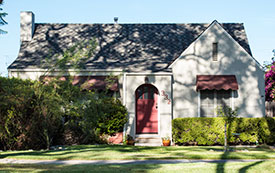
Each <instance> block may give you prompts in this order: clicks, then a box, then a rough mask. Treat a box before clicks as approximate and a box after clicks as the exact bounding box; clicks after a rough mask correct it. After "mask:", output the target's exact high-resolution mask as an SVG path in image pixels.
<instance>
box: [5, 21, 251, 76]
mask: <svg viewBox="0 0 275 173" xmlns="http://www.w3.org/2000/svg"><path fill="white" fill-rule="evenodd" d="M208 26H209V24H35V32H34V36H33V39H32V40H31V41H30V42H22V43H21V47H20V52H19V55H18V57H17V59H16V60H15V61H14V62H13V63H12V64H11V65H10V66H9V67H8V69H48V68H49V67H50V65H48V63H45V58H46V57H49V55H50V56H51V55H54V54H60V53H62V52H63V51H64V50H66V49H68V48H69V47H70V45H72V43H75V42H80V41H83V40H89V39H92V38H95V39H96V41H97V43H98V46H97V49H96V53H95V56H94V57H91V58H89V60H88V61H87V62H86V64H85V69H118V68H119V69H123V70H125V71H132V72H133V71H136V72H138V71H150V72H158V71H169V69H168V66H169V64H170V63H171V62H172V61H173V60H175V59H176V58H178V57H179V56H180V54H181V53H182V52H183V51H184V50H185V49H186V48H187V47H188V46H189V45H190V44H191V43H192V42H193V41H194V40H195V39H196V38H197V37H198V36H199V35H200V34H201V33H202V32H203V31H204V30H205V29H206V28H207V27H208ZM221 26H222V27H223V28H224V29H225V30H226V31H227V32H228V33H229V34H230V35H231V36H232V38H233V39H235V40H236V41H237V42H238V43H239V44H240V45H241V46H242V47H243V48H244V49H245V50H246V51H247V53H248V54H250V55H252V54H251V50H250V47H249V44H248V41H247V37H246V33H245V30H244V26H243V24H241V23H224V24H221ZM52 57H54V56H52ZM53 61H54V60H53ZM69 68H70V67H68V69H69Z"/></svg>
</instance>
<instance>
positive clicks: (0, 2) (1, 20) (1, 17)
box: [0, 0, 8, 34]
mask: <svg viewBox="0 0 275 173" xmlns="http://www.w3.org/2000/svg"><path fill="white" fill-rule="evenodd" d="M3 2H4V1H3V0H0V6H1V5H3ZM2 10H3V9H2V8H0V26H2V25H5V24H8V23H7V22H6V21H5V20H4V17H5V16H6V15H8V13H5V12H1V11H2ZM6 33H7V31H4V30H2V29H0V34H6Z"/></svg>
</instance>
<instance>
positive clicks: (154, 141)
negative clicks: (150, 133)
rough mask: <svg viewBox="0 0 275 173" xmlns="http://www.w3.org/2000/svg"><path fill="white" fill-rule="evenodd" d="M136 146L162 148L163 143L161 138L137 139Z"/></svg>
mask: <svg viewBox="0 0 275 173" xmlns="http://www.w3.org/2000/svg"><path fill="white" fill-rule="evenodd" d="M135 141H136V142H135V145H136V146H161V144H162V141H161V138H160V137H136V138H135Z"/></svg>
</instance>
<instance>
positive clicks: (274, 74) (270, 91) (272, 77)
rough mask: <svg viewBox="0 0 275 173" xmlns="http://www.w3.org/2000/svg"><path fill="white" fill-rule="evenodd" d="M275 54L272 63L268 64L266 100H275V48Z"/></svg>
mask: <svg viewBox="0 0 275 173" xmlns="http://www.w3.org/2000/svg"><path fill="white" fill-rule="evenodd" d="M273 52H274V56H273V57H272V63H271V64H268V65H266V73H265V100H266V101H274V99H275V61H274V58H275V49H274V50H273Z"/></svg>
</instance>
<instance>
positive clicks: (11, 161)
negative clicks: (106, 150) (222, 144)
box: [0, 159, 274, 165]
mask: <svg viewBox="0 0 275 173" xmlns="http://www.w3.org/2000/svg"><path fill="white" fill-rule="evenodd" d="M258 161H266V160H265V159H253V160H242V159H228V160H204V159H202V160H189V159H175V160H21V159H0V163H5V164H43V165H44V164H61V165H78V164H94V165H102V164H119V165H120V164H176V163H200V162H204V163H224V162H258ZM272 161H274V160H272Z"/></svg>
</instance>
